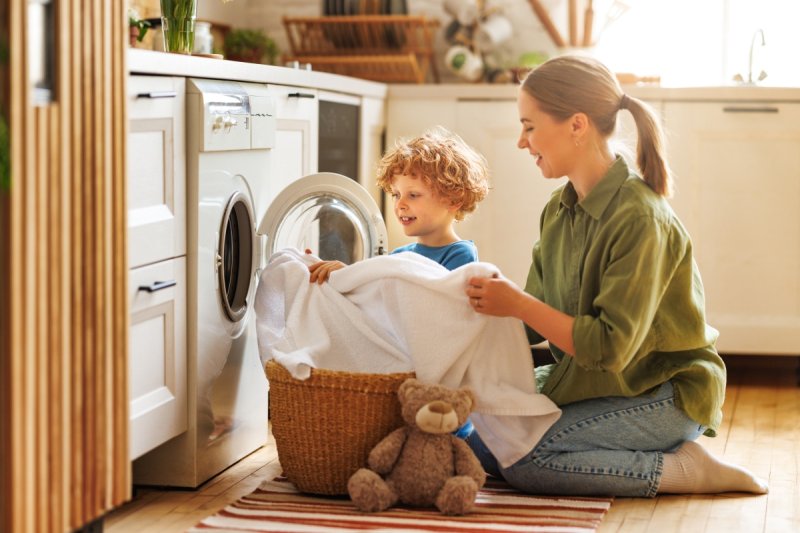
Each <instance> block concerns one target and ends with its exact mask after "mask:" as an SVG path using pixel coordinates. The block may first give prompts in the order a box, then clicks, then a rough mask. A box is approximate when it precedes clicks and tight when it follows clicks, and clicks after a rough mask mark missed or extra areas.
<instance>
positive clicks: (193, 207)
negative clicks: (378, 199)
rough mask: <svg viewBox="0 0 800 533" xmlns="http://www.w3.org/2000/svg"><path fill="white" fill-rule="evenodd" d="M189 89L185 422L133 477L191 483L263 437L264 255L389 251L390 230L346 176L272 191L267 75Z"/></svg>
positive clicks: (141, 461) (190, 84)
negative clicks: (259, 295)
mask: <svg viewBox="0 0 800 533" xmlns="http://www.w3.org/2000/svg"><path fill="white" fill-rule="evenodd" d="M186 93H187V94H186V105H187V109H186V117H187V120H186V133H187V135H186V137H187V143H186V144H187V162H186V170H187V172H186V175H187V187H186V191H187V217H188V219H187V233H188V235H187V281H188V293H187V305H188V310H187V335H188V338H187V352H188V364H187V367H188V372H189V376H188V378H189V379H188V394H189V402H188V408H189V427H188V430H187V431H186V432H185V433H183V434H181V435H179V436H177V437H175V438H173V439H172V440H170V441H168V442H166V443H164V444H163V445H161V446H160V447H158V448H156V449H155V450H152V451H150V452H148V453H147V454H145V455H143V456H142V457H140V458H138V459H137V460H136V461H134V463H133V481H134V483H136V484H144V485H164V486H177V487H187V488H195V487H198V486H199V485H201V484H202V483H203V482H205V481H207V480H208V479H210V478H211V477H213V476H214V475H216V474H218V473H220V472H221V471H223V470H225V469H226V468H227V467H229V466H231V465H232V464H234V463H235V462H237V461H238V460H240V459H241V458H243V457H244V456H246V455H248V454H249V453H251V452H253V451H254V450H256V449H258V448H259V447H260V446H262V445H263V444H264V443H265V442H266V440H267V436H268V434H267V432H268V389H269V386H268V383H267V380H266V375H265V373H264V370H263V366H262V363H261V359H260V357H259V353H258V345H257V338H256V328H255V323H256V317H255V311H254V305H253V304H254V301H253V299H254V297H255V292H256V285H257V283H258V277H259V274H260V270H261V268H263V266H265V265H266V263H267V261H268V259H269V257H270V256H271V255H272V254H273V253H274V252H276V251H278V250H281V249H283V248H287V247H294V248H298V249H301V250H302V249H311V250H313V251H314V253H316V254H317V255H319V256H320V257H322V258H323V259H337V260H340V261H342V262H344V263H348V264H349V263H352V262H355V261H359V260H361V259H364V258H368V257H372V256H375V255H380V254H383V253H385V252H386V247H387V235H386V226H385V224H384V221H383V218H382V217H381V213H380V209H379V208H378V206H377V205H376V204H375V202H374V200H373V199H372V197H371V196H370V195H369V193H368V192H367V191H366V190H365V189H364V188H363V187H361V186H360V185H359V184H358V183H357V182H356V181H355V180H354V179H350V178H349V177H346V176H342V175H340V174H334V173H325V172H323V173H318V174H313V175H310V176H305V177H302V178H300V179H298V180H296V181H294V182H292V183H290V184H289V185H287V186H286V187H285V188H284V189H283V190H281V191H280V192H279V193H278V194H277V195H276V194H275V193H276V191H275V190H274V187H273V186H271V185H272V184H273V183H285V180H282V179H280V177H279V176H270V175H269V174H270V169H271V168H272V165H271V155H272V151H273V149H276V147H275V128H276V121H275V117H274V104H275V102H274V100H273V98H272V97H271V96H270V93H269V90H268V88H267V86H266V85H260V84H253V83H241V82H232V81H215V80H206V79H188V80H187V83H186ZM277 149H279V147H277ZM272 198H274V199H272Z"/></svg>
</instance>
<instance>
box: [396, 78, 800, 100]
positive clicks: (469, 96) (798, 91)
mask: <svg viewBox="0 0 800 533" xmlns="http://www.w3.org/2000/svg"><path fill="white" fill-rule="evenodd" d="M623 89H624V90H625V92H626V93H628V94H629V95H631V96H634V97H636V98H641V99H644V100H664V101H687V102H689V101H696V102H703V101H714V102H720V101H726V100H730V101H731V102H743V101H759V102H763V101H772V102H781V101H784V102H788V101H797V100H799V99H800V88H796V87H744V86H742V87H737V86H725V87H659V86H656V85H625V86H623ZM388 97H389V98H403V99H408V100H412V99H416V98H419V99H424V100H431V99H439V98H441V99H448V100H450V99H453V98H456V99H458V100H505V99H508V100H515V99H516V97H517V86H516V85H514V84H510V83H509V84H507V85H506V84H502V85H499V84H498V85H492V84H479V83H475V84H469V83H453V84H441V85H399V84H394V85H389V92H388Z"/></svg>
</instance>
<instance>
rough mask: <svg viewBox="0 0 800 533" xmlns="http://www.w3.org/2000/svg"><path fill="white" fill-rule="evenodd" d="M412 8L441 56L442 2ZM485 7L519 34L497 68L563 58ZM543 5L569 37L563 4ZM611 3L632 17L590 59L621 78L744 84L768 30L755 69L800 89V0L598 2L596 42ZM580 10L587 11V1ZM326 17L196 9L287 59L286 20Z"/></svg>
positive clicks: (507, 2) (514, 4) (510, 10)
mask: <svg viewBox="0 0 800 533" xmlns="http://www.w3.org/2000/svg"><path fill="white" fill-rule="evenodd" d="M407 1H408V5H409V9H410V12H411V13H412V14H421V15H427V16H429V17H431V18H436V19H439V20H441V22H442V30H441V31H440V32H438V34H437V37H436V43H435V44H436V48H437V50H438V51H439V52H440V53H439V56H440V57H441V56H443V55H444V51H445V50H446V47H447V45H446V43H445V42H444V38H443V36H442V34H443V31H444V27H445V26H446V25H447V23H448V22H449V21H450V17H449V15H447V13H446V12H445V11H444V9H443V8H442V4H443V0H407ZM487 1H488V2H489V6H494V7H498V8H500V9H501V10H502V12H503V13H504V14H505V15H506V16H507V17H509V18H510V20H511V22H512V24H513V26H514V35H515V37H514V38H513V39H512V41H511V42H510V43H508V44H507V45H506V46H505V47H504V48H503V49H502V50H500V51H499V54H498V60H499V61H500V62H506V63H508V64H513V63H514V62H515V60H516V59H517V58H518V57H519V55H520V54H521V53H523V52H528V51H543V52H545V53H547V54H548V55H551V56H552V55H555V54H557V53H559V51H558V50H557V49H556V48H555V46H554V45H553V44H552V43H551V42H550V40H549V38H548V36H547V34H546V33H545V32H544V30H543V29H542V27H541V24H540V23H539V21H538V19H537V18H536V16H535V15H534V13H533V10H532V9H531V7H530V4H529V3H528V1H527V0H487ZM542 2H543V4H544V5H545V6H546V7H547V8H548V10H549V11H550V13H551V17H552V19H553V20H554V22H555V23H556V25H557V26H559V28H560V31H561V33H562V35H565V34H566V33H567V28H566V26H567V24H566V21H567V15H566V5H567V2H566V0H542ZM614 2H617V5H619V4H621V3H622V4H626V5H628V6H629V9H628V10H627V12H626V13H625V14H624V15H623V16H622V17H621V18H620V19H619V20H618V21H616V22H614V23H613V24H611V25H610V26H608V27H607V28H606V30H605V31H604V32H603V33H602V35H601V36H600V40H599V42H598V43H597V46H596V47H595V49H594V50H593V53H594V54H595V55H596V56H597V57H598V58H600V59H601V60H603V61H604V62H606V63H607V64H608V65H609V66H610V67H611V68H612V69H613V70H615V71H617V72H634V73H636V74H640V75H660V76H661V77H662V84H663V85H668V86H669V85H680V86H683V85H720V84H724V83H727V82H729V81H730V79H731V77H732V76H733V75H734V74H735V73H737V72H742V73H743V74H744V76H745V77H746V76H747V68H748V65H747V63H748V56H749V49H750V42H751V37H752V35H753V32H754V31H755V30H756V29H758V28H763V29H764V30H765V33H766V38H767V47H766V49H765V51H766V54H763V53H761V50H757V52H759V53H757V54H756V62H757V63H759V62H760V64H759V68H761V65H763V68H764V69H765V70H766V71H767V72H768V74H769V76H768V78H767V79H766V80H765V81H764V84H765V85H782V86H800V69H799V68H797V64H798V61H797V54H798V53H799V52H800V32H798V31H797V30H796V28H795V27H794V24H795V23H796V21H797V20H800V0H625V2H621V1H620V0H595V1H594V10H595V21H596V22H595V34H597V33H599V31H600V29H601V28H602V26H603V23H604V21H605V17H606V15H607V14H608V13H609V12H610V10H611V8H612V5H613V4H614ZM578 4H579V6H584V5H585V1H583V0H582V1H579V2H578ZM581 9H582V8H581ZM321 14H322V0H281V1H276V0H232V1H231V2H229V3H222V2H221V0H201V1H200V2H199V4H198V17H199V18H203V19H210V20H218V21H220V22H225V23H227V24H231V25H232V26H237V27H239V26H240V27H260V28H263V29H264V30H266V32H267V33H268V34H269V35H270V36H272V37H273V38H274V39H275V40H276V41H277V42H278V44H279V46H280V47H281V50H282V51H288V43H287V41H286V35H285V32H284V29H283V25H282V23H281V18H282V17H283V16H320V15H321ZM440 72H445V70H444V69H443V68H441V69H440ZM447 80H450V81H452V80H454V78H452V77H449V78H447Z"/></svg>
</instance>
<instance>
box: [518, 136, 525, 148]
mask: <svg viewBox="0 0 800 533" xmlns="http://www.w3.org/2000/svg"><path fill="white" fill-rule="evenodd" d="M527 146H528V141H527V139H525V136H524V135H520V136H519V139H518V140H517V148H526V147H527Z"/></svg>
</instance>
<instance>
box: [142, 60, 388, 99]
mask: <svg viewBox="0 0 800 533" xmlns="http://www.w3.org/2000/svg"><path fill="white" fill-rule="evenodd" d="M128 72H130V73H132V74H150V75H152V74H155V75H162V76H188V77H192V78H210V79H215V80H236V81H246V82H253V83H274V84H278V85H291V86H294V87H313V88H315V89H321V90H324V91H334V92H343V93H348V94H356V95H360V96H372V97H375V98H385V97H386V91H387V86H386V84H384V83H376V82H372V81H367V80H360V79H356V78H350V77H347V76H339V75H338V74H328V73H326V72H314V71H310V70H300V69H293V68H287V67H276V66H272V65H259V64H255V63H242V62H240V61H229V60H223V59H213V58H207V57H195V56H186V55H182V54H169V53H165V52H154V51H151V50H139V49H136V48H131V49H129V50H128Z"/></svg>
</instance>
